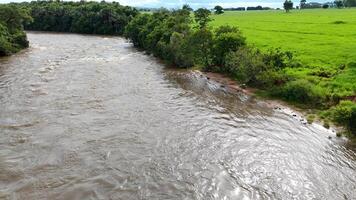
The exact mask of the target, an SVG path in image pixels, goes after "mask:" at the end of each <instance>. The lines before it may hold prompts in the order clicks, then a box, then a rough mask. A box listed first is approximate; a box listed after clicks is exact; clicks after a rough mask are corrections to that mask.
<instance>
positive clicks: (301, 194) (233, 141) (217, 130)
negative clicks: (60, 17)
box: [0, 32, 356, 200]
mask: <svg viewBox="0 0 356 200" xmlns="http://www.w3.org/2000/svg"><path fill="white" fill-rule="evenodd" d="M28 37H29V40H30V43H31V47H30V48H29V49H27V50H24V51H22V52H20V53H18V54H16V55H14V56H11V57H6V58H2V59H0V199H26V200H28V199H34V200H35V199H36V200H37V199H63V200H67V199H124V200H129V199H201V200H206V199H323V200H324V199H330V200H335V199H356V154H355V153H354V151H352V150H351V149H349V148H348V147H347V145H346V144H347V143H346V142H345V139H339V138H337V137H335V133H333V132H332V131H330V130H327V129H325V128H323V127H322V126H320V125H317V124H313V125H307V124H303V123H301V122H300V120H299V119H298V118H297V117H293V116H291V115H290V114H287V113H285V112H282V111H280V110H279V109H273V108H271V107H269V106H266V103H265V102H263V101H261V100H256V99H254V98H252V97H249V96H247V95H245V94H240V93H231V92H229V91H228V90H227V89H226V88H224V87H221V86H220V85H219V84H217V83H214V81H211V80H207V79H206V78H204V77H201V76H199V75H197V74H195V73H193V72H188V71H183V70H173V69H169V68H166V67H164V66H163V65H162V64H161V63H160V62H159V61H157V60H156V59H154V58H152V57H151V56H148V55H145V54H144V53H143V52H140V51H138V50H135V49H134V48H133V47H132V45H131V44H130V43H128V42H127V41H125V40H124V39H122V38H119V37H103V36H85V35H76V34H55V33H36V32H29V33H28Z"/></svg>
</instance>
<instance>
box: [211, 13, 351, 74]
mask: <svg viewBox="0 0 356 200" xmlns="http://www.w3.org/2000/svg"><path fill="white" fill-rule="evenodd" d="M213 19H214V20H213V21H212V22H211V25H212V26H214V27H215V26H219V25H236V26H239V27H240V29H241V30H242V32H243V34H244V35H245V36H246V38H247V41H248V42H249V43H250V44H254V45H256V46H257V47H259V48H263V49H267V48H276V47H281V48H282V49H283V50H288V51H293V52H294V53H295V55H296V57H297V58H298V59H299V60H300V61H301V62H302V63H303V64H305V65H311V66H327V67H335V66H339V65H341V64H345V63H348V62H351V61H355V60H356V9H309V10H301V11H300V10H293V11H291V12H290V13H285V12H284V11H282V10H279V11H278V10H275V11H248V12H239V11H236V12H226V13H224V14H222V15H214V16H213Z"/></svg>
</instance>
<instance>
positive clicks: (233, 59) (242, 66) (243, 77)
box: [222, 47, 267, 85]
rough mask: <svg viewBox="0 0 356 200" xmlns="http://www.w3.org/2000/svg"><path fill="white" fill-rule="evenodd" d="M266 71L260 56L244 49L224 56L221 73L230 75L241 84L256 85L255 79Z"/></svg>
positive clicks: (249, 49)
mask: <svg viewBox="0 0 356 200" xmlns="http://www.w3.org/2000/svg"><path fill="white" fill-rule="evenodd" d="M266 69H267V66H266V65H265V63H264V62H263V59H262V56H261V54H260V53H259V52H258V51H256V50H254V49H251V48H248V47H244V48H240V49H238V50H237V51H235V52H230V53H229V54H228V55H227V56H226V59H225V65H224V66H223V68H222V71H223V72H225V73H228V74H231V75H232V76H233V77H234V78H236V79H238V80H239V81H240V82H242V83H246V84H249V85H258V78H257V77H258V76H259V75H260V74H261V73H262V72H264V71H266Z"/></svg>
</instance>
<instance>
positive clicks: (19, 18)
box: [0, 4, 31, 56]
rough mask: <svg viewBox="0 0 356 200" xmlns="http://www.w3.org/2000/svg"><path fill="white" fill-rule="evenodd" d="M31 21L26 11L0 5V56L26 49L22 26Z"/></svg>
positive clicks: (12, 6) (8, 5)
mask: <svg viewBox="0 0 356 200" xmlns="http://www.w3.org/2000/svg"><path fill="white" fill-rule="evenodd" d="M29 21H31V17H30V16H29V13H28V11H27V10H26V9H23V8H18V7H16V6H14V5H13V4H7V5H1V4H0V56H6V55H10V54H12V53H15V52H17V51H19V50H21V49H23V48H26V47H28V41H27V38H26V34H25V32H24V31H23V27H22V24H23V23H26V22H29Z"/></svg>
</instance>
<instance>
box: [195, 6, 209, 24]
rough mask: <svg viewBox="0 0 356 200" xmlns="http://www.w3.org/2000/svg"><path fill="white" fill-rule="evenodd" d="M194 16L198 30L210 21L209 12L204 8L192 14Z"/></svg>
mask: <svg viewBox="0 0 356 200" xmlns="http://www.w3.org/2000/svg"><path fill="white" fill-rule="evenodd" d="M194 15H195V21H196V22H197V23H198V24H199V28H200V29H202V28H205V27H206V26H207V24H208V23H209V22H210V21H211V18H210V15H211V12H210V10H208V9H206V8H199V9H198V10H196V11H195V12H194Z"/></svg>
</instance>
